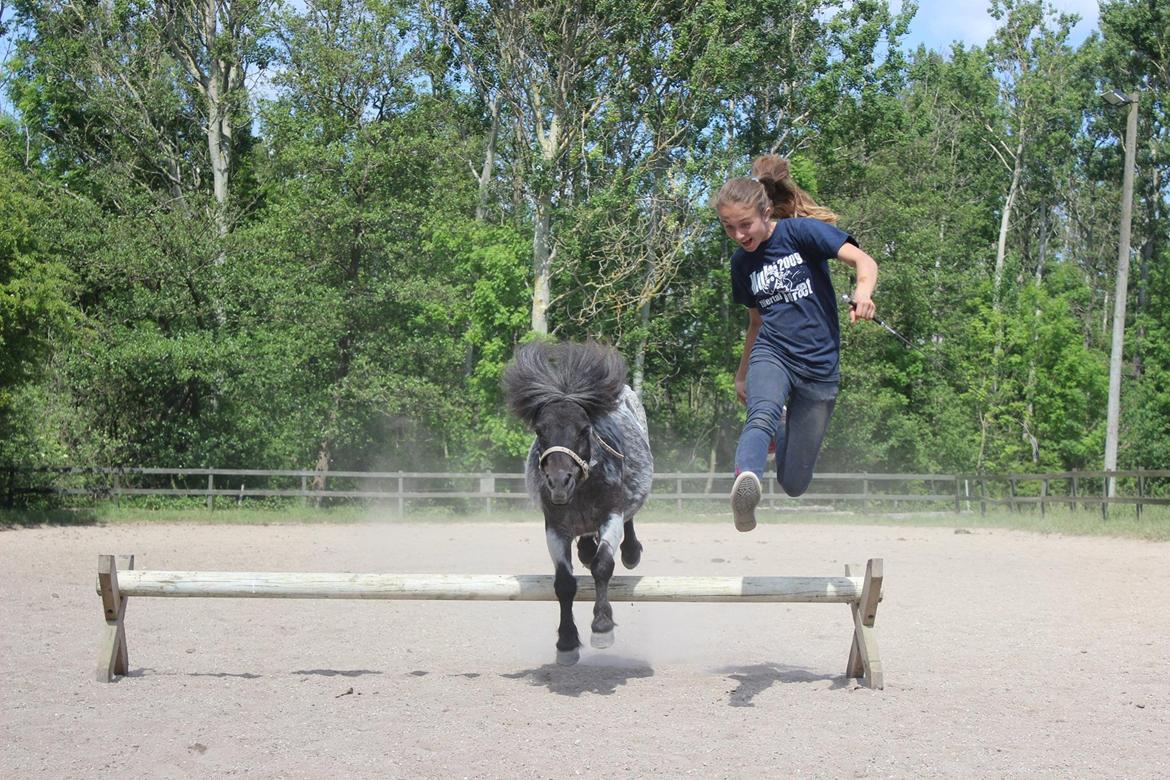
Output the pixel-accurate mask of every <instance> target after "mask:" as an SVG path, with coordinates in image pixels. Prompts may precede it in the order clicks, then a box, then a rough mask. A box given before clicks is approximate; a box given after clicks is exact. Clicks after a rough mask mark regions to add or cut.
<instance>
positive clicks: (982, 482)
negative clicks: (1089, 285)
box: [979, 474, 987, 517]
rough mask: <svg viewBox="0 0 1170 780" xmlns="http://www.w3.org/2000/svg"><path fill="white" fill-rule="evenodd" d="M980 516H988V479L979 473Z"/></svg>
mask: <svg viewBox="0 0 1170 780" xmlns="http://www.w3.org/2000/svg"><path fill="white" fill-rule="evenodd" d="M979 516H980V517H987V480H986V479H984V476H983V475H982V474H980V475H979Z"/></svg>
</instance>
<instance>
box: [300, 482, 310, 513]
mask: <svg viewBox="0 0 1170 780" xmlns="http://www.w3.org/2000/svg"><path fill="white" fill-rule="evenodd" d="M308 505H309V478H308V477H306V476H305V475H304V474H301V506H308Z"/></svg>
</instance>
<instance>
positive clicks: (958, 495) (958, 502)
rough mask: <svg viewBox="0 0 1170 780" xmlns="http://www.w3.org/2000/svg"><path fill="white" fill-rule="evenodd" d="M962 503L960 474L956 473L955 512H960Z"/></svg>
mask: <svg viewBox="0 0 1170 780" xmlns="http://www.w3.org/2000/svg"><path fill="white" fill-rule="evenodd" d="M961 504H962V494H961V493H960V492H959V475H958V474H956V475H955V514H956V515H957V514H959V508H960V506H961Z"/></svg>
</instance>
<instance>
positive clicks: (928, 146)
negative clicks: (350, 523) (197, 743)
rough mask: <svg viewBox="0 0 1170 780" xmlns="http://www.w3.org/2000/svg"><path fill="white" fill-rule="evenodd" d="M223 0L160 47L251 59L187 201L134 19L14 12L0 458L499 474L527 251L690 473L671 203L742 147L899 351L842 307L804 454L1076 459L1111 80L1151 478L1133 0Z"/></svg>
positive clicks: (662, 443)
mask: <svg viewBox="0 0 1170 780" xmlns="http://www.w3.org/2000/svg"><path fill="white" fill-rule="evenodd" d="M228 5H230V6H231V7H232V8H233V9H235V10H237V11H238V12H239V13H238V14H237V17H238V18H247V19H248V20H249V22H248V24H247V25H245V26H244V27H245V28H246V29H237V30H236V31H235V32H234V33H233V34H231V35H228V34H226V33H225V34H222V35H218V36H217V38H216V41H215V43H214V45H212V46H211V47H210V48H200V47H199V46H196V47H195V49H194V50H195V51H197V52H198V56H197V60H198V61H197V62H196V63H195V64H196V65H197V66H198V67H206V66H207V65H208V64H209V63H210V59H209V58H211V57H213V56H214V57H218V58H219V59H220V60H221V61H222V62H231V63H235V64H237V65H239V66H241V67H244V68H246V69H248V74H249V76H251V77H255V76H257V75H259V74H260V71H259V70H257V68H259V67H261V66H263V68H264V70H263V78H261V79H256V78H251V79H250V80H249V81H248V82H247V83H248V84H249V85H250V86H252V87H253V89H254V91H253V93H251V94H249V93H248V92H247V90H246V89H244V88H242V87H241V88H239V89H237V90H236V91H235V92H233V93H232V96H231V98H230V100H229V101H228V102H227V103H226V104H225V105H226V106H227V109H228V111H229V113H230V118H228V120H227V127H228V129H229V130H230V131H231V132H230V135H231V139H230V144H229V146H228V148H229V150H230V158H231V162H230V166H229V169H230V170H229V173H230V180H229V193H228V196H227V199H226V201H223V200H221V199H217V198H216V197H215V193H214V189H213V187H212V181H213V178H214V177H213V175H212V167H211V159H210V153H209V147H208V134H207V129H208V126H207V119H208V111H209V106H210V105H211V102H210V99H209V98H208V97H207V96H206V95H205V94H204V92H203V91H202V85H201V83H200V80H199V79H198V78H196V77H194V76H193V75H192V70H191V67H190V65H191V63H188V62H187V61H186V60H185V58H184V55H183V52H184V51H192V49H191V46H192V44H195V43H197V41H195V39H194V38H193V37H192V35H191V32H192V31H191V30H190V29H188V28H187V27H186V26H185V24H183V23H179V22H178V21H177V20H175V19H172V18H170V17H168V16H167V13H169V11H168V9H170V8H171V7H170V6H167V5H165V4H164V5H162V6H159V5H158V4H150V3H142V2H119V3H114V4H112V5H111V4H102V3H97V4H82V5H80V6H78V5H61V4H59V3H54V2H48V0H21V2H18V3H16V4H15V11H16V18H15V19H14V20H13V26H12V28H11V29H12V30H13V31H15V34H16V35H17V37H18V38H19V41H18V47H17V50H16V52H15V58H14V59H13V61H11V62H10V63H9V67H8V68H7V70H6V76H5V78H6V81H5V85H6V87H7V89H8V92H9V96H10V98H11V100H12V105H13V106H15V109H16V111H17V112H18V115H19V116H18V120H17V121H16V122H7V123H6V124H5V125H3V127H2V128H0V134H2V136H3V149H2V150H0V152H2V153H0V461H3V460H15V461H20V462H29V463H35V464H42V463H49V462H58V463H76V464H102V465H106V464H131V465H167V466H218V467H231V466H239V467H248V466H255V467H298V468H312V467H320V468H326V467H328V468H334V469H351V468H352V469H406V470H413V469H429V468H434V469H446V468H451V469H459V468H471V469H495V470H500V469H508V470H514V469H517V468H519V466H520V463H521V459H522V458H523V456H524V453H525V452H526V449H527V447H528V445H529V441H530V435H529V434H528V433H527V432H525V431H523V430H522V429H521V427H520V426H519V424H518V423H517V422H516V421H515V420H513V419H512V418H511V417H509V416H508V415H507V413H506V412H505V410H504V406H503V403H502V399H501V397H500V386H499V380H500V376H501V373H502V370H503V367H504V365H505V363H506V362H507V360H508V359H509V357H510V356H511V354H512V351H513V349H514V347H515V345H516V344H517V343H520V342H522V341H523V340H525V339H527V338H531V337H532V334H531V333H530V332H529V330H530V328H531V327H532V322H533V319H532V313H533V305H534V301H533V296H534V276H535V269H534V255H537V254H539V252H538V251H537V250H538V249H539V250H540V251H547V252H548V255H549V257H550V266H551V272H550V275H549V281H550V287H551V299H550V300H549V301H548V319H549V330H550V331H551V333H552V334H553V336H554V337H556V338H584V337H587V336H592V337H597V338H601V339H603V340H606V341H609V342H611V343H613V344H615V345H616V346H617V347H618V348H619V349H621V350H622V352H623V353H624V354H625V355H626V357H627V360H628V361H629V363H630V365H631V368H632V373H631V381H632V382H639V383H640V386H641V391H642V394H643V398H644V400H645V403H646V406H647V409H648V412H649V417H650V423H651V428H652V440H653V442H654V447H655V454H656V460H657V463H658V466H659V468H662V469H674V468H679V469H710V470H714V471H719V470H724V469H727V468H729V467H730V460H731V457H732V453H733V451H734V447H735V440H736V436H737V434H738V430H739V426H740V424H741V422H742V415H743V409H742V407H741V406H740V404H739V402H738V400H737V399H736V396H735V391H734V385H733V373H734V371H735V368H736V366H737V363H738V360H739V355H740V350H741V349H742V344H743V338H744V328H745V325H746V321H747V316H746V313H745V312H744V311H743V310H742V307H739V306H736V305H734V304H733V303H732V301H731V300H730V290H729V281H728V261H729V257H730V253H731V247H730V246H729V245H728V242H727V240H726V238H725V237H724V236H723V235H722V233H721V231H720V229H719V226H718V224H717V222H716V220H715V219H714V216H713V215H712V214H711V213H710V210H709V209H708V208H707V205H706V204H707V201H708V198H709V196H710V193H711V191H712V189H713V188H715V187H717V186H718V185H719V183H721V181H722V180H724V179H725V178H727V177H728V176H730V175H736V174H740V173H743V172H744V171H745V170H746V169H747V165H748V162H749V160H750V159H751V157H752V156H754V155H755V154H758V153H761V152H769V151H775V152H778V153H780V154H782V155H785V156H787V157H789V158H790V160H791V163H792V171H793V174H794V177H795V178H796V180H797V182H798V183H800V184H801V185H802V186H803V187H804V188H805V189H806V190H808V191H809V192H810V193H812V194H813V196H814V197H815V198H816V199H817V200H818V201H819V202H822V203H824V204H825V205H827V206H829V207H831V208H833V209H834V210H835V211H837V212H838V213H839V214H840V215H841V223H840V224H841V226H842V227H843V228H844V229H846V230H848V231H849V232H850V233H851V234H852V235H854V236H855V237H856V238H857V239H858V241H859V242H860V244H861V246H862V247H863V248H865V249H866V250H867V251H869V252H870V253H871V254H872V255H873V256H874V257H875V258H876V259H877V260H878V263H879V265H880V268H881V273H880V279H879V286H878V290H877V295H876V302H877V305H878V314H879V316H880V317H881V318H882V319H884V320H885V321H886V322H887V323H889V324H890V325H891V326H893V327H894V328H895V329H897V330H898V331H899V332H900V333H902V334H904V335H905V336H906V337H908V338H909V339H910V340H911V341H912V342H913V344H914V346H913V347H912V348H907V347H906V346H904V345H903V344H902V343H901V342H899V341H898V340H896V339H894V338H893V337H892V336H890V335H889V334H887V333H886V332H885V331H884V330H883V329H882V328H881V327H879V326H878V325H876V324H874V323H858V324H849V323H848V322H847V319H846V317H845V314H846V312H842V392H841V396H840V398H839V401H838V405H837V408H836V412H835V415H834V420H833V424H832V426H831V428H830V432H829V438H828V440H827V441H826V444H825V449H824V451H823V453H822V456H821V461H820V467H821V468H822V469H823V470H869V471H899V470H909V471H946V472H950V471H975V470H981V469H982V470H992V471H995V470H999V471H1008V470H1030V469H1043V470H1059V469H1072V468H1094V467H1097V466H1098V465H1099V463H1100V461H1101V456H1102V452H1103V440H1104V415H1105V411H1104V406H1105V392H1106V390H1105V385H1106V381H1105V379H1106V362H1107V356H1108V352H1109V347H1110V344H1109V338H1110V336H1109V332H1110V328H1109V324H1110V323H1109V318H1110V317H1111V313H1112V304H1113V301H1112V294H1113V279H1114V276H1115V273H1116V261H1117V251H1116V246H1117V232H1118V226H1117V216H1116V215H1117V204H1118V201H1119V198H1120V180H1121V165H1122V156H1121V145H1120V140H1119V136H1120V132H1121V127H1122V121H1123V120H1122V117H1121V115H1120V114H1119V113H1118V112H1115V111H1113V110H1112V109H1109V108H1108V107H1106V106H1104V105H1103V104H1102V103H1101V102H1100V101H1099V100H1098V99H1097V97H1096V94H1097V92H1098V91H1099V90H1100V89H1101V88H1104V87H1110V88H1119V89H1122V90H1132V89H1139V90H1141V93H1142V102H1141V106H1140V116H1141V122H1140V125H1139V136H1140V137H1139V144H1138V148H1139V164H1138V197H1137V198H1136V204H1137V207H1136V210H1135V217H1134V248H1135V258H1134V275H1133V278H1132V279H1131V283H1130V291H1131V292H1130V299H1129V301H1128V303H1129V317H1128V319H1129V321H1128V322H1127V329H1126V339H1127V340H1126V350H1125V355H1126V366H1127V371H1126V374H1125V376H1124V377H1123V396H1122V410H1123V414H1122V436H1121V452H1120V462H1121V464H1122V466H1123V467H1127V468H1128V467H1139V466H1141V467H1159V466H1165V465H1166V464H1167V463H1170V444H1168V443H1167V442H1170V402H1168V401H1167V393H1166V391H1165V388H1166V387H1167V382H1168V381H1170V375H1168V369H1167V368H1166V367H1167V366H1170V352H1168V351H1167V350H1168V347H1167V345H1168V344H1170V320H1168V319H1167V314H1166V312H1167V311H1170V306H1168V305H1167V304H1168V303H1170V276H1168V275H1167V272H1166V271H1165V269H1166V268H1167V267H1168V263H1170V247H1168V246H1167V243H1166V241H1165V236H1166V235H1168V234H1170V230H1167V216H1166V212H1167V209H1166V202H1167V199H1166V193H1165V187H1164V182H1165V181H1166V180H1167V177H1168V176H1170V156H1168V153H1170V144H1168V143H1167V141H1166V138H1167V132H1166V127H1167V110H1166V104H1165V100H1164V95H1165V94H1166V90H1167V88H1168V87H1170V75H1168V74H1170V72H1168V71H1167V62H1166V52H1165V46H1164V43H1163V41H1162V38H1160V37H1159V35H1158V31H1160V30H1163V29H1164V28H1165V21H1166V13H1167V12H1166V10H1165V9H1164V7H1163V6H1164V4H1157V3H1146V2H1143V1H1142V0H1109V1H1108V2H1105V3H1103V5H1102V11H1101V18H1102V25H1101V34H1100V35H1099V36H1094V37H1091V38H1090V39H1089V40H1087V41H1085V42H1084V43H1083V44H1082V45H1080V46H1078V47H1075V48H1074V47H1072V46H1070V45H1069V44H1068V32H1069V29H1070V26H1071V23H1072V20H1071V19H1070V18H1068V17H1064V16H1061V15H1058V14H1055V13H1053V12H1051V10H1049V9H1047V8H1046V6H1044V5H1043V4H1042V3H1039V2H1034V1H1033V0H997V1H996V2H994V3H993V4H992V7H991V12H992V14H993V15H995V16H996V17H997V19H1000V21H1001V24H1000V25H999V29H998V32H997V33H996V35H995V36H994V37H993V38H992V40H990V41H988V42H987V44H986V45H985V46H975V47H966V46H962V45H955V46H953V47H951V48H950V50H949V51H945V52H936V51H928V50H926V49H925V48H919V49H918V50H916V51H907V50H905V47H904V46H903V45H902V39H903V36H904V35H905V33H906V29H907V25H908V23H909V19H910V18H911V15H912V14H913V12H914V5H913V4H912V3H903V4H900V5H899V6H897V7H898V9H899V10H898V11H897V12H895V11H894V10H893V5H894V4H892V3H888V2H884V0H865V1H864V2H851V3H842V2H836V0H801V1H800V2H795V3H794V2H779V1H778V0H765V1H764V2H758V3H727V2H723V1H722V0H697V1H696V2H691V3H683V4H678V3H666V4H663V3H644V2H633V3H630V2H623V3H617V2H601V3H595V4H585V5H581V4H579V3H576V4H575V3H568V2H557V3H548V4H543V5H540V7H539V8H535V7H529V6H524V5H523V4H521V5H520V6H517V7H516V8H519V11H518V12H516V13H515V14H513V13H511V10H510V9H512V8H513V7H512V6H508V8H504V7H502V6H499V5H498V4H490V3H486V2H436V3H425V4H424V3H414V2H410V0H391V1H390V2H377V3H371V2H365V1H364V0H342V1H341V2H330V3H313V4H309V5H303V4H289V5H282V6H279V7H276V6H274V5H271V4H269V3H264V2H243V3H238V4H237V3H231V4H228ZM223 8H224V9H225V10H226V8H227V6H223ZM505 11H508V12H507V13H505ZM168 19H169V21H168ZM225 19H226V17H223V18H221V21H224V20H225ZM1162 37H1164V36H1162ZM198 67H197V68H196V69H198ZM485 170H486V175H484V176H483V178H482V179H481V175H482V174H483V173H484V171H485ZM1013 177H1016V178H1017V183H1018V187H1017V190H1016V193H1015V196H1014V200H1013V201H1012V202H1011V204H1010V206H1011V213H1010V214H1009V215H1008V216H1009V217H1010V218H1009V219H1008V221H1007V229H1006V233H1005V234H1004V251H1003V254H1002V264H1001V267H1000V268H998V269H997V249H998V241H999V237H1000V225H1001V216H1003V214H1004V210H1005V208H1006V207H1007V205H1008V204H1007V197H1008V193H1009V188H1010V187H1011V183H1012V181H1013ZM545 217H547V224H548V232H547V234H546V233H544V232H543V227H544V225H543V222H542V220H543V219H544V218H545ZM833 273H834V284H835V286H836V288H837V291H838V292H844V291H848V290H849V289H850V286H851V284H852V282H851V280H850V279H849V278H848V268H847V267H845V266H844V265H841V264H834V266H833ZM997 277H998V278H999V279H1000V280H1001V281H1000V284H999V289H996V281H997Z"/></svg>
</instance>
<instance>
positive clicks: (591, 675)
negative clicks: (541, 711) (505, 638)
mask: <svg viewBox="0 0 1170 780" xmlns="http://www.w3.org/2000/svg"><path fill="white" fill-rule="evenodd" d="M500 676H501V677H506V678H507V679H509V680H527V681H528V683H529V684H530V685H538V686H543V687H546V688H548V690H549V693H555V694H558V695H560V696H573V697H577V696H580V695H582V694H584V693H595V694H597V695H599V696H612V695H613V694H614V692H615V691H617V689H618V688H619V687H620V686H622V685H625V684H626V683H628V682H629V681H630V680H640V679H644V678H646V677H653V676H654V670H653V669H651V668H650V666H649V665H648V664H647V663H646V662H645V661H642V660H640V659H637V658H623V657H621V656H613V655H609V656H606V657H605V661H604V662H601V663H598V662H597V661H596V660H594V659H590V660H587V661H583V662H581V663H578V664H576V665H575V666H560V665H558V664H545V665H544V666H540V667H537V668H535V669H525V670H524V671H521V672H514V673H512V674H501V675H500Z"/></svg>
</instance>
